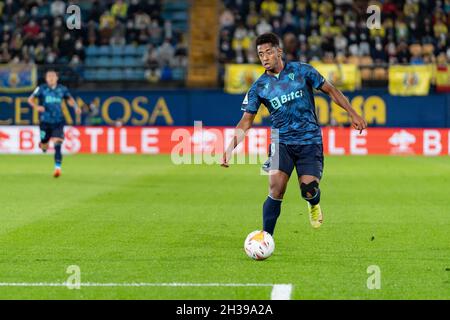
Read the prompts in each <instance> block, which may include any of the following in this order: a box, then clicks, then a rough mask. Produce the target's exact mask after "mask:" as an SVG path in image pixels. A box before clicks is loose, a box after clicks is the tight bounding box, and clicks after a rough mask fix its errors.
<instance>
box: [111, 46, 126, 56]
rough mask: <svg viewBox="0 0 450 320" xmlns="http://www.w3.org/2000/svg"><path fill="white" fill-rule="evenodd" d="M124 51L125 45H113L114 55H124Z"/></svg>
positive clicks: (112, 51) (112, 52)
mask: <svg viewBox="0 0 450 320" xmlns="http://www.w3.org/2000/svg"><path fill="white" fill-rule="evenodd" d="M123 51H124V48H123V46H111V54H112V55H113V56H121V55H123Z"/></svg>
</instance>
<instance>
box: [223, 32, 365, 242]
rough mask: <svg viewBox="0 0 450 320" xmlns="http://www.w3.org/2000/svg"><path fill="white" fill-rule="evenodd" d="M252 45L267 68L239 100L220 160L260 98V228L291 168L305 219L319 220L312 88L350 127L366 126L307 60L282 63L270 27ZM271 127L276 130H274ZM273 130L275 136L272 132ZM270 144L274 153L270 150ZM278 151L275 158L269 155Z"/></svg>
mask: <svg viewBox="0 0 450 320" xmlns="http://www.w3.org/2000/svg"><path fill="white" fill-rule="evenodd" d="M256 47H257V48H256V49H257V53H258V56H259V59H260V61H261V64H262V65H263V67H264V68H265V69H266V71H265V73H264V74H262V75H261V77H259V79H258V80H256V81H255V83H254V84H253V85H252V87H251V88H250V90H249V91H248V93H247V95H246V96H245V99H244V101H243V103H242V110H243V111H244V115H243V116H242V119H241V120H240V121H239V123H238V125H237V127H236V129H237V130H236V135H235V137H234V139H233V141H232V142H231V143H230V145H229V146H228V148H227V149H226V151H225V153H224V155H223V163H222V166H224V167H228V161H229V159H230V158H231V154H232V152H233V150H234V148H236V146H237V145H238V144H239V143H240V142H242V140H243V139H244V137H245V134H246V132H247V131H248V130H249V129H250V128H251V126H252V124H253V120H254V119H255V116H256V113H257V112H258V109H259V106H260V105H261V104H264V105H265V106H266V107H267V109H268V110H269V112H270V118H271V122H272V145H273V144H274V143H277V144H278V148H273V147H272V146H271V151H270V153H269V160H268V161H267V162H266V163H265V164H264V166H263V169H265V170H266V171H268V172H270V175H269V196H268V197H267V199H266V201H265V202H264V206H263V228H264V231H267V232H269V233H270V234H273V232H274V229H275V224H276V222H277V219H278V217H279V215H280V212H281V202H282V200H283V195H284V193H285V191H286V187H287V183H288V181H289V177H290V175H291V173H292V171H293V169H294V167H295V168H296V171H297V175H298V182H299V184H300V190H301V194H302V197H303V198H304V199H305V200H306V201H307V203H308V208H309V219H310V222H311V225H312V227H313V228H319V227H320V226H321V225H322V222H323V213H322V210H321V208H320V204H319V202H320V189H319V183H320V179H321V177H322V172H323V146H322V133H321V130H320V126H319V124H318V121H317V116H316V111H315V104H314V95H313V89H316V90H321V91H322V92H324V93H326V94H328V95H329V96H330V97H331V99H332V100H333V101H334V102H335V103H336V104H338V105H339V106H341V107H342V108H343V109H345V110H346V111H347V112H348V114H349V115H350V118H351V124H352V127H353V128H355V129H357V130H360V132H362V130H363V129H365V128H366V127H367V123H366V121H365V120H364V119H363V118H362V117H361V116H359V115H358V114H357V113H356V111H355V110H354V109H353V108H352V106H351V105H350V103H349V101H348V99H347V98H346V97H345V96H344V95H343V94H342V92H341V91H339V90H338V89H336V88H335V87H334V86H333V85H332V84H330V83H329V82H327V81H326V80H325V78H324V77H323V76H322V75H321V74H320V73H319V72H318V71H317V70H316V69H314V68H313V67H312V66H311V65H309V64H306V63H300V62H288V63H285V62H284V61H283V59H282V55H283V50H282V49H281V48H280V40H279V38H278V37H277V36H276V35H275V34H273V33H266V34H262V35H260V36H259V37H258V38H257V39H256ZM274 129H275V130H274ZM275 131H278V136H277V137H275V136H274V135H273V133H274V132H275ZM274 150H277V151H276V152H277V153H278V154H274ZM274 156H277V159H278V161H277V162H278V164H274V161H273V157H274Z"/></svg>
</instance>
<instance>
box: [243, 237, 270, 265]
mask: <svg viewBox="0 0 450 320" xmlns="http://www.w3.org/2000/svg"><path fill="white" fill-rule="evenodd" d="M244 250H245V253H247V255H248V256H249V257H250V258H252V259H255V260H264V259H267V258H268V257H270V256H271V255H272V253H273V250H275V241H273V238H272V236H271V235H270V233H268V232H266V231H261V230H257V231H253V232H252V233H250V234H249V235H248V236H247V239H245V242H244Z"/></svg>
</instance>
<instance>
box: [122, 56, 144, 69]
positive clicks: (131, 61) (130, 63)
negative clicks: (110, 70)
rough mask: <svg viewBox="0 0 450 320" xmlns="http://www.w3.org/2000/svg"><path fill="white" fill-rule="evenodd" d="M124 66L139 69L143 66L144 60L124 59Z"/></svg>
mask: <svg viewBox="0 0 450 320" xmlns="http://www.w3.org/2000/svg"><path fill="white" fill-rule="evenodd" d="M123 64H124V65H125V66H127V67H138V66H141V65H142V60H141V59H139V58H135V57H130V56H129V57H125V58H124V59H123Z"/></svg>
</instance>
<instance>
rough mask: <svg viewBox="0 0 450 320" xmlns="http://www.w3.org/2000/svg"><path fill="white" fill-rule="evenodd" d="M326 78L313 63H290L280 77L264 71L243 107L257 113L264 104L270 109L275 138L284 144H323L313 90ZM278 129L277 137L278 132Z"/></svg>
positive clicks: (246, 110) (274, 139) (254, 84)
mask: <svg viewBox="0 0 450 320" xmlns="http://www.w3.org/2000/svg"><path fill="white" fill-rule="evenodd" d="M324 82H325V78H324V77H322V75H321V74H320V73H319V72H318V71H317V70H316V69H314V68H313V67H312V66H311V65H309V64H306V63H300V62H289V63H287V64H286V65H285V67H284V69H283V70H282V71H281V72H280V73H279V74H278V76H271V75H269V74H267V72H265V73H264V74H263V75H261V77H259V78H258V80H256V81H255V83H253V85H252V86H251V88H250V90H249V91H248V92H247V95H246V96H245V99H244V101H243V102H242V110H243V111H245V112H249V113H253V114H255V113H257V112H258V108H259V106H260V105H261V104H263V105H265V106H266V108H267V109H268V110H269V112H270V119H271V121H272V139H273V141H274V142H275V141H279V142H280V143H284V144H298V145H307V144H320V143H322V133H321V130H320V126H319V124H318V121H317V116H316V110H315V103H314V94H313V88H314V89H320V88H321V87H322V85H323V84H324ZM274 129H277V130H278V138H277V135H276V134H275V132H276V130H274Z"/></svg>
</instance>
